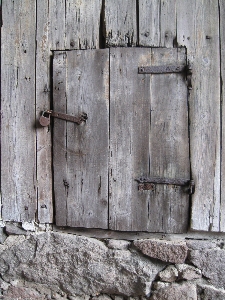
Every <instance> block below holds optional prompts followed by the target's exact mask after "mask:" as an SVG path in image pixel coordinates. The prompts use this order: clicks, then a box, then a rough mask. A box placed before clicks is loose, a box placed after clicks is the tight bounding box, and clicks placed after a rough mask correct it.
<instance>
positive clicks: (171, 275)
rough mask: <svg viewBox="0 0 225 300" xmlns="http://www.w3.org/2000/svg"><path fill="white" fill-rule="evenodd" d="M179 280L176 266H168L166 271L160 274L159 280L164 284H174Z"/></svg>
mask: <svg viewBox="0 0 225 300" xmlns="http://www.w3.org/2000/svg"><path fill="white" fill-rule="evenodd" d="M177 278H178V271H177V269H176V268H175V267H174V266H168V267H167V268H166V269H165V270H163V271H161V272H159V279H160V280H161V281H164V282H174V281H176V280H177Z"/></svg>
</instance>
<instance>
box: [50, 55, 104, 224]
mask: <svg viewBox="0 0 225 300" xmlns="http://www.w3.org/2000/svg"><path fill="white" fill-rule="evenodd" d="M54 110H56V111H59V112H67V113H68V114H72V115H77V114H79V113H82V112H85V113H87V115H88V120H87V122H86V124H83V123H82V124H81V125H76V124H74V123H71V122H65V121H63V120H59V119H56V120H55V121H54V189H55V201H56V224H57V225H67V226H75V227H92V228H107V227H108V151H109V150H108V145H109V124H108V123H109V111H108V110H109V53H108V50H107V49H105V50H94V51H92V50H87V51H71V52H70V51H68V52H65V53H59V54H56V56H55V58H54Z"/></svg>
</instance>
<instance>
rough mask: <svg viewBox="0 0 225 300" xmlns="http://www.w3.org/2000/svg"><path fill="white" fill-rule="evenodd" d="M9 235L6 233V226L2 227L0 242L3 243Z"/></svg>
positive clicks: (0, 229) (0, 228)
mask: <svg viewBox="0 0 225 300" xmlns="http://www.w3.org/2000/svg"><path fill="white" fill-rule="evenodd" d="M6 238H7V235H6V234H5V233H4V228H2V227H0V244H3V243H4V241H5V240H6Z"/></svg>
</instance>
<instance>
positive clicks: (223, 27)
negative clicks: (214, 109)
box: [219, 0, 225, 232]
mask: <svg viewBox="0 0 225 300" xmlns="http://www.w3.org/2000/svg"><path fill="white" fill-rule="evenodd" d="M219 8H220V18H219V19H220V59H221V82H220V84H221V92H222V94H221V103H222V111H221V125H222V148H221V149H222V152H221V156H222V157H221V211H220V231H223V232H224V231H225V151H224V149H225V122H224V119H225V85H224V82H225V20H224V16H225V3H224V1H222V0H220V1H219Z"/></svg>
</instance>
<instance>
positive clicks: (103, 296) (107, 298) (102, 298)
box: [92, 295, 112, 300]
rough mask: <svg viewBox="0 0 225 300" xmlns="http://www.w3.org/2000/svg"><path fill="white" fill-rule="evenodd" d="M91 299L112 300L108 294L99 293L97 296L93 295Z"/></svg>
mask: <svg viewBox="0 0 225 300" xmlns="http://www.w3.org/2000/svg"><path fill="white" fill-rule="evenodd" d="M92 300H112V298H110V297H109V296H108V295H100V296H98V297H93V298H92Z"/></svg>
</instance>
